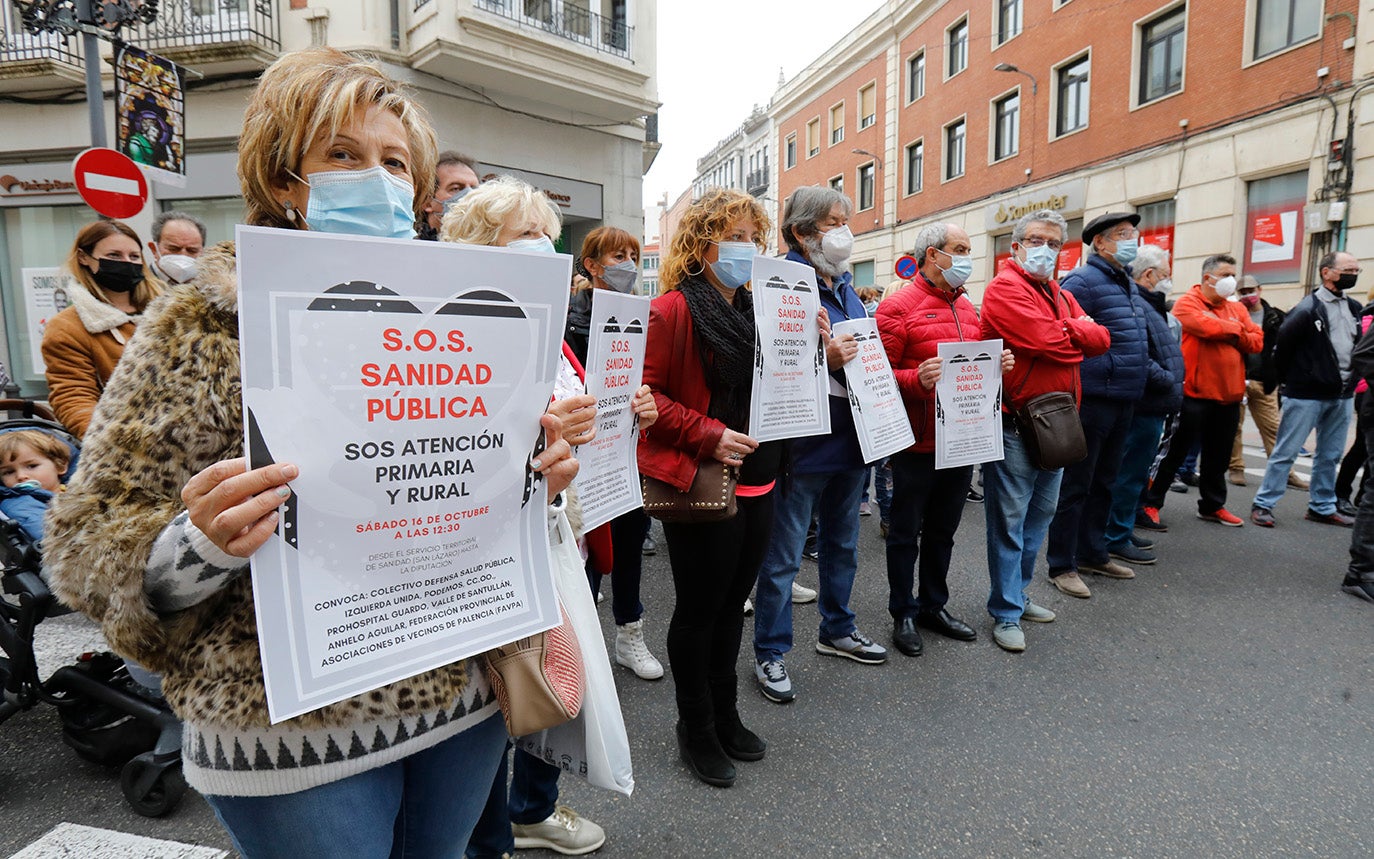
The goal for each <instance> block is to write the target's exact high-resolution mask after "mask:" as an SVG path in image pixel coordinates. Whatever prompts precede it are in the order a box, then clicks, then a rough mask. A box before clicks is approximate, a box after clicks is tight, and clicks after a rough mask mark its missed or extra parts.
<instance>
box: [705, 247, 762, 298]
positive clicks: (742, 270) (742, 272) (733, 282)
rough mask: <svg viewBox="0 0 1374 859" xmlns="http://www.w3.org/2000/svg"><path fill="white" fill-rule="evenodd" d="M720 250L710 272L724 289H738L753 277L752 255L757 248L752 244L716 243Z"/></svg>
mask: <svg viewBox="0 0 1374 859" xmlns="http://www.w3.org/2000/svg"><path fill="white" fill-rule="evenodd" d="M715 244H716V247H717V248H719V249H720V252H719V254H718V256H717V260H716V262H713V263H711V271H712V272H714V273H715V275H716V279H717V280H719V281H720V282H721V284H722V285H723V286H724V287H725V288H726V289H739V288H740V287H741V286H744V285H745V284H746V283H748V282H749V280H750V278H752V277H753V276H754V255H755V254H757V253H758V248H757V247H755V246H754V243H753V242H716V243H715Z"/></svg>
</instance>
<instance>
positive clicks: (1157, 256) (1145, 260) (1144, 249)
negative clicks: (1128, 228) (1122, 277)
mask: <svg viewBox="0 0 1374 859" xmlns="http://www.w3.org/2000/svg"><path fill="white" fill-rule="evenodd" d="M1168 264H1169V252H1168V251H1166V250H1165V249H1164V248H1162V247H1160V246H1159V245H1141V246H1140V250H1139V251H1138V252H1137V253H1136V255H1135V262H1133V263H1131V274H1133V275H1135V276H1136V277H1137V278H1139V277H1140V276H1141V275H1142V274H1144V273H1145V272H1147V271H1149V270H1150V269H1155V270H1160V269H1163V268H1164V267H1165V266H1167V265H1168Z"/></svg>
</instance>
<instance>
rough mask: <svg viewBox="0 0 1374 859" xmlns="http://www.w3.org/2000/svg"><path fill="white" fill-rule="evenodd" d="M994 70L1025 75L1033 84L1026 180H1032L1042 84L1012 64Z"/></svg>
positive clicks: (999, 65) (1000, 64) (1001, 65)
mask: <svg viewBox="0 0 1374 859" xmlns="http://www.w3.org/2000/svg"><path fill="white" fill-rule="evenodd" d="M992 70H993V71H994V72H1008V73H1010V74H1017V75H1025V76H1026V77H1028V78H1030V82H1031V151H1030V163H1031V166H1030V167H1027V168H1026V178H1027V179H1029V178H1030V175H1031V169H1032V168H1034V167H1035V135H1036V133H1037V132H1036V130H1035V97H1036V95H1037V94H1038V93H1039V92H1040V82H1039V81H1037V80H1036V79H1035V75H1033V74H1031V73H1030V72H1028V71H1026V70H1024V69H1021V68H1019V67H1017V66H1014V65H1012V64H1011V63H998V64H997V65H995V66H993V67H992Z"/></svg>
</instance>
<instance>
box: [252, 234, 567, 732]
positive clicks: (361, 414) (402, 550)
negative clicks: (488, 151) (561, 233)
mask: <svg viewBox="0 0 1374 859" xmlns="http://www.w3.org/2000/svg"><path fill="white" fill-rule="evenodd" d="M237 238H238V265H239V270H238V273H239V291H240V300H239V328H240V344H241V363H242V379H243V406H244V426H245V434H246V449H247V450H248V454H249V459H250V463H251V465H252V466H260V465H264V464H266V463H268V462H273V461H275V462H292V463H295V464H296V465H297V466H299V468H300V477H299V478H297V479H296V480H295V481H293V482H292V484H291V488H292V490H293V492H292V495H291V497H290V498H289V499H288V500H287V501H286V503H285V504H284V506H283V510H282V517H281V520H280V525H279V527H278V533H277V534H276V535H274V536H273V537H272V538H271V539H270V540H269V541H268V542H267V544H266V545H265V546H263V548H262V549H260V550H259V551H258V552H257V553H256V554H254V556H253V559H252V572H253V587H254V597H255V601H256V607H257V613H258V635H259V639H260V647H261V651H262V657H263V671H264V676H265V681H266V685H267V697H268V709H269V711H270V714H271V718H272V721H273V722H279V721H282V720H284V719H288V718H291V717H292V716H295V715H298V714H300V713H304V712H307V711H309V710H313V709H316V708H318V707H321V706H324V705H325V704H329V703H332V702H335V701H339V700H342V699H344V698H347V697H350V696H353V695H356V694H359V693H361V692H365V691H368V690H371V689H374V688H377V687H379V686H383V685H385V684H387V683H391V682H394V681H396V680H398V679H401V678H404V677H408V676H411V675H414V674H417V673H420V672H422V671H426V670H429V669H432V668H436V667H438V666H441V665H445V664H447V663H450V662H453V661H455V660H458V659H462V658H464V657H467V656H471V655H474V654H477V653H481V652H483V651H486V650H489V649H491V648H492V647H496V646H499V645H501V644H505V643H508V642H510V641H514V640H515V639H518V638H523V637H525V636H528V635H533V634H535V633H537V632H540V631H542V630H545V629H549V628H551V627H552V626H554V625H556V624H557V623H558V620H559V615H558V604H557V600H556V598H555V595H554V586H553V573H552V570H551V568H550V563H549V519H548V513H547V508H546V503H547V497H546V490H545V486H544V484H543V481H542V478H541V477H540V476H539V475H538V472H536V471H534V470H533V469H532V468H531V467H530V459H531V455H532V453H533V452H534V451H535V450H536V446H537V445H539V444H542V431H541V430H540V428H539V416H540V415H541V414H542V413H543V412H544V410H545V409H546V408H547V406H548V403H549V397H550V393H551V391H552V389H553V383H554V378H555V376H556V373H557V367H558V361H559V358H560V354H561V334H562V330H563V319H564V316H565V315H566V312H567V302H568V289H567V283H568V280H569V278H570V276H571V262H570V259H569V258H568V257H567V256H561V255H558V256H555V255H542V254H530V253H520V252H517V251H508V250H499V249H492V248H477V247H468V246H460V245H450V244H433V243H427V242H411V241H399V240H391V239H371V238H361V237H358V236H338V237H336V236H329V235H321V234H315V233H308V232H297V231H289V230H271V229H264V228H250V227H239V228H238V235H237Z"/></svg>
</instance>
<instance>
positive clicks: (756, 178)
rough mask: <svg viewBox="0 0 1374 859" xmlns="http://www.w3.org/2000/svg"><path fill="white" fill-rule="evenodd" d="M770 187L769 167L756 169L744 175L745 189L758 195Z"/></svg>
mask: <svg viewBox="0 0 1374 859" xmlns="http://www.w3.org/2000/svg"><path fill="white" fill-rule="evenodd" d="M767 189H768V168H767V167H765V168H764V169H762V170H755V171H753V172H752V173H749V174H747V175H746V176H745V177H744V190H745V191H747V192H749V193H750V194H751V195H757V194H759V193H760V192H762V191H766V190H767Z"/></svg>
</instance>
